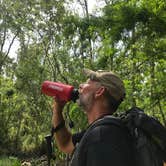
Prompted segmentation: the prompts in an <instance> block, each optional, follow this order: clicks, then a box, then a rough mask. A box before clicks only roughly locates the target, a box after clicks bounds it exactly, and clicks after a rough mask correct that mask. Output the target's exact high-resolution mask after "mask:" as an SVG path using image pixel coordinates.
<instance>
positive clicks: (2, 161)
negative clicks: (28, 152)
mask: <svg viewBox="0 0 166 166" xmlns="http://www.w3.org/2000/svg"><path fill="white" fill-rule="evenodd" d="M0 165H2V166H3V165H5V166H20V165H21V162H20V161H19V160H18V159H17V158H15V157H9V158H8V157H0Z"/></svg>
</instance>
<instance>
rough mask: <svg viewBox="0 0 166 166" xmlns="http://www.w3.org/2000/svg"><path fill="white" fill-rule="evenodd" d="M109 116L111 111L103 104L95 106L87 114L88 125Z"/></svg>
mask: <svg viewBox="0 0 166 166" xmlns="http://www.w3.org/2000/svg"><path fill="white" fill-rule="evenodd" d="M109 114H111V110H109V108H107V107H106V106H104V105H103V104H95V105H94V106H93V107H92V109H91V110H90V111H88V112H87V117H88V123H89V124H91V123H93V122H94V121H95V120H97V119H100V118H102V117H104V116H106V115H109Z"/></svg>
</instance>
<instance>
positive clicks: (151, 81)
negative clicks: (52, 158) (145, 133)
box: [0, 0, 166, 159]
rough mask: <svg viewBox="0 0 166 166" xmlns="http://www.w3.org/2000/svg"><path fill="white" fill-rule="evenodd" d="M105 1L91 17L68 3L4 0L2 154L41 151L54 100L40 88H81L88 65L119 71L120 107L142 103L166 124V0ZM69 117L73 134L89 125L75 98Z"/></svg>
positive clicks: (0, 55) (1, 8)
mask: <svg viewBox="0 0 166 166" xmlns="http://www.w3.org/2000/svg"><path fill="white" fill-rule="evenodd" d="M106 2H107V4H106V5H105V6H104V7H103V8H102V10H101V11H100V12H101V13H100V14H97V13H96V14H92V15H90V14H89V13H86V17H83V16H81V17H80V16H79V14H78V13H77V14H76V13H74V12H72V11H69V10H68V8H67V7H68V5H69V4H70V3H71V1H70V3H68V1H54V0H49V1H45V0H39V1H33V0H29V1H20V0H15V1H11V0H6V1H2V2H1V4H0V11H1V15H0V25H1V26H0V34H1V35H0V48H1V50H0V126H1V128H0V135H1V137H0V154H5V153H6V154H9V153H15V150H17V151H16V152H20V153H21V152H27V153H28V152H30V153H32V152H33V151H35V152H36V151H41V153H44V152H42V150H43V149H42V145H43V141H44V137H45V135H47V134H49V132H50V128H51V109H52V99H51V98H50V97H47V96H45V95H43V94H41V84H42V82H43V81H44V80H51V81H61V82H64V83H68V84H71V85H74V86H75V87H76V88H78V86H79V84H80V82H83V81H85V77H84V76H83V74H82V69H83V68H84V67H86V68H91V69H95V70H99V69H103V70H113V71H115V72H116V73H117V74H119V75H120V76H121V77H122V79H123V80H124V83H125V86H126V100H125V101H124V102H123V103H122V105H121V106H120V108H119V111H124V110H127V109H128V108H130V107H131V106H135V105H137V106H139V107H141V108H143V109H144V110H145V111H146V112H147V113H148V114H151V115H153V116H155V117H157V118H158V119H159V120H160V121H161V122H162V123H163V124H165V125H166V105H165V98H166V96H165V94H166V88H165V82H166V77H165V72H166V68H165V66H166V61H165V57H166V28H165V27H166V14H165V7H166V6H165V0H148V1H147V0H140V1H136V0H129V1H125V0H116V1H106ZM96 12H97V11H96ZM13 36H14V37H13ZM9 38H10V39H13V40H15V39H17V40H18V41H19V42H20V47H19V50H18V52H17V59H16V60H15V61H14V60H13V59H11V58H10V57H9V54H8V52H7V51H5V50H4V43H5V42H7V40H8V39H9ZM10 44H11V45H12V42H11V43H10ZM9 50H10V47H9V48H8V51H9ZM68 115H70V118H71V119H72V120H73V121H74V124H75V126H74V128H72V132H73V133H74V132H77V131H80V130H82V129H84V128H86V126H87V119H86V116H85V114H84V113H83V112H82V111H81V110H80V108H79V107H78V106H77V104H75V103H69V104H67V105H66V107H65V110H64V116H65V118H66V121H67V122H68V123H69V116H68ZM56 153H57V156H58V157H59V159H63V158H64V157H65V155H64V154H62V153H60V152H59V151H58V150H57V149H56Z"/></svg>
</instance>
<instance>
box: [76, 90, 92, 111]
mask: <svg viewBox="0 0 166 166" xmlns="http://www.w3.org/2000/svg"><path fill="white" fill-rule="evenodd" d="M93 102H94V93H88V94H86V95H85V94H84V95H82V94H80V96H79V99H78V100H77V104H78V105H79V106H80V107H81V108H82V110H83V111H84V112H86V113H87V112H89V111H90V110H91V108H92V105H93Z"/></svg>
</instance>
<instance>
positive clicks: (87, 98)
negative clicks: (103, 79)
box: [77, 79, 100, 112]
mask: <svg viewBox="0 0 166 166" xmlns="http://www.w3.org/2000/svg"><path fill="white" fill-rule="evenodd" d="M99 87H100V83H98V82H95V81H92V80H89V79H88V80H87V81H86V82H85V83H82V84H80V86H79V99H78V101H77V103H78V105H79V106H80V107H82V108H83V110H84V111H85V112H88V111H90V109H91V107H92V106H93V104H94V101H95V92H96V90H97V89H98V88H99Z"/></svg>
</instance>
